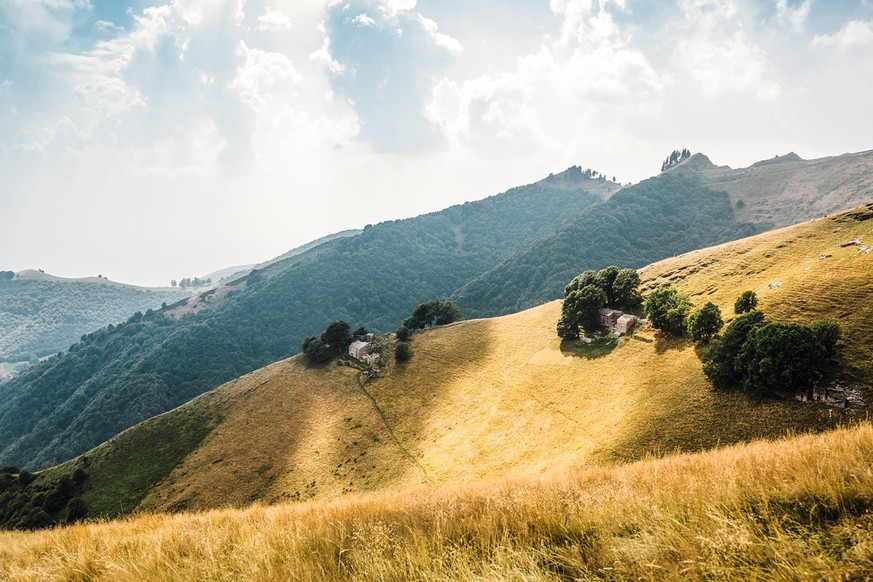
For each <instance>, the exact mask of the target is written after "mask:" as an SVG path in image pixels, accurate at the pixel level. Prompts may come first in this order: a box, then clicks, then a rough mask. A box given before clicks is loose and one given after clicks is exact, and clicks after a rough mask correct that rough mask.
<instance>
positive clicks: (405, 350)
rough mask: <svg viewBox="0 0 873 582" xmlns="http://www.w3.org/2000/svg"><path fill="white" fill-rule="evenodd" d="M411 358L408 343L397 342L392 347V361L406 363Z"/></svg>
mask: <svg viewBox="0 0 873 582" xmlns="http://www.w3.org/2000/svg"><path fill="white" fill-rule="evenodd" d="M410 358H412V347H410V345H409V342H397V344H396V345H395V346H394V359H395V360H397V361H398V362H408V361H409V359H410Z"/></svg>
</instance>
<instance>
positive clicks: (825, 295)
mask: <svg viewBox="0 0 873 582" xmlns="http://www.w3.org/2000/svg"><path fill="white" fill-rule="evenodd" d="M868 219H873V204H871V205H868V206H866V207H861V208H859V209H856V210H853V211H850V212H846V213H843V214H839V215H834V216H831V217H828V218H827V219H820V220H817V221H814V222H807V223H804V224H801V225H797V226H793V227H788V228H784V229H780V230H777V231H773V232H768V233H765V234H761V235H757V236H754V237H751V238H747V239H743V240H740V241H735V242H731V243H727V244H723V245H720V246H717V247H713V248H710V249H705V250H699V251H694V252H691V253H688V254H685V255H682V256H679V257H675V258H671V259H667V260H664V261H661V262H659V263H655V264H653V265H650V266H648V267H646V268H644V269H642V271H641V276H642V279H643V284H644V287H645V288H647V289H651V288H653V287H654V286H656V285H658V284H662V283H666V282H670V283H671V284H673V285H675V286H676V287H678V288H679V289H681V290H683V291H685V292H687V293H689V294H690V296H691V298H692V300H693V301H694V303H695V304H697V305H698V306H700V305H702V304H703V303H704V302H707V301H712V302H714V303H715V304H717V305H719V306H720V307H721V309H722V312H723V313H724V315H725V317H726V319H727V320H730V319H731V317H732V315H731V314H732V313H733V310H732V308H733V302H734V299H735V298H736V297H737V296H738V295H740V293H742V292H743V291H745V290H747V289H751V290H754V291H756V292H757V294H758V297H759V299H760V304H759V308H760V309H761V310H762V311H763V312H764V313H765V314H766V315H767V316H768V317H769V318H770V319H772V320H775V321H794V322H803V323H809V322H811V321H814V320H818V319H825V320H831V321H837V322H839V324H840V326H841V328H842V334H843V339H842V342H841V350H840V355H839V361H840V368H839V374H838V375H837V377H836V379H837V380H838V381H840V382H842V383H843V384H845V385H851V386H854V387H856V388H857V389H858V390H859V391H860V392H861V394H862V397H863V400H864V401H865V402H870V401H871V396H873V390H871V384H873V361H871V360H870V354H871V353H873V301H871V297H873V253H870V252H869V250H870V247H868V246H863V245H862V246H858V245H853V246H848V247H846V246H841V245H842V244H843V243H844V242H846V241H850V240H854V239H861V240H865V239H867V238H870V237H873V231H871V224H873V222H871V221H870V220H868ZM776 282H778V283H779V284H778V285H777V284H775V283H776ZM559 314H560V304H559V302H552V303H548V304H545V305H542V306H539V307H536V308H533V309H530V310H527V311H524V312H521V313H517V314H513V315H508V316H503V317H499V318H495V319H480V320H472V321H464V322H460V323H457V324H452V325H450V326H446V327H441V328H435V329H431V330H425V331H422V332H417V333H416V334H415V336H414V339H413V342H412V346H413V350H414V355H413V357H412V360H411V361H410V362H408V363H407V364H404V365H396V364H393V363H392V364H391V365H390V370H389V373H388V374H387V375H386V376H384V377H382V378H379V379H376V380H375V381H372V382H369V383H362V381H361V376H360V374H359V372H357V370H355V369H352V368H348V367H338V366H334V365H328V366H322V367H308V366H307V365H306V364H305V362H304V361H303V359H302V358H301V356H297V357H294V358H291V359H288V360H284V361H280V362H277V363H274V364H272V365H270V366H267V367H265V368H263V369H260V370H257V371H255V372H252V373H250V374H248V375H246V376H243V377H241V378H238V379H236V380H233V381H231V382H229V383H227V384H226V385H224V386H222V387H220V388H219V389H217V390H214V391H211V392H209V393H207V394H204V395H202V396H200V397H199V398H197V399H195V400H193V401H191V402H189V403H187V404H185V405H184V406H182V407H180V408H177V409H175V410H173V411H171V412H168V413H166V414H163V415H161V416H158V417H155V418H152V419H150V420H148V421H145V422H143V423H141V424H139V425H137V426H135V427H133V428H131V429H129V430H127V431H125V432H123V433H122V434H120V435H118V436H117V437H115V438H113V439H112V440H110V441H108V442H107V443H105V444H103V445H101V446H100V447H98V448H96V449H95V450H93V451H91V452H89V453H87V455H86V456H85V457H82V458H80V459H78V460H76V461H71V462H69V463H67V464H65V465H61V466H59V467H56V468H54V469H51V470H49V471H47V472H46V477H45V478H47V479H49V478H56V476H57V475H59V474H64V473H69V472H70V471H72V470H73V469H74V468H75V467H84V468H85V469H86V470H87V472H88V474H89V475H90V481H89V489H88V490H87V491H86V492H85V493H84V499H85V500H86V501H87V504H88V505H89V507H90V508H91V510H92V511H93V512H94V513H96V514H106V515H110V516H113V515H118V514H119V513H127V512H130V511H133V510H135V509H147V510H158V511H178V510H183V509H197V510H200V509H209V508H215V507H220V506H226V505H228V504H230V505H234V506H240V507H241V506H245V505H247V504H249V503H251V502H252V501H255V500H262V501H265V502H268V503H276V502H281V501H287V500H303V499H309V498H312V499H321V500H330V499H335V498H338V497H340V496H342V495H344V494H347V493H350V492H356V493H360V492H376V491H396V490H399V489H405V488H409V487H415V486H420V485H427V486H433V485H443V484H453V483H455V484H456V483H462V482H472V481H478V480H482V479H491V480H494V479H503V478H519V477H526V476H530V475H538V474H540V473H542V472H546V471H549V472H552V471H563V470H577V469H579V468H580V467H588V466H592V465H602V464H615V463H623V462H628V461H636V460H639V459H645V458H647V457H650V456H652V455H662V454H666V453H673V452H676V451H699V450H704V449H710V448H713V447H717V446H721V445H725V444H730V443H737V442H745V441H748V440H751V439H756V438H773V437H779V436H781V435H784V434H785V433H799V432H809V431H812V432H818V431H822V430H827V429H831V428H834V427H836V426H838V425H841V424H846V423H853V422H856V421H858V420H860V419H863V418H869V412H868V410H867V409H866V408H855V407H848V408H831V407H827V406H825V405H822V404H819V403H812V402H809V403H806V402H799V401H796V400H763V401H761V400H752V399H749V398H748V397H746V396H745V395H743V394H741V393H733V392H722V391H715V390H713V389H712V388H711V386H710V385H709V384H708V383H707V381H706V380H705V378H704V376H703V373H702V370H701V363H700V359H699V354H698V351H697V350H696V349H695V347H694V345H692V344H691V343H690V342H688V341H686V340H680V339H665V338H662V337H660V336H656V335H655V334H654V333H653V332H652V331H651V330H647V329H643V330H640V331H638V332H636V333H635V334H634V335H633V337H630V338H622V339H620V340H618V341H616V342H614V343H611V344H608V345H606V346H599V347H592V348H587V347H582V348H567V347H566V346H565V347H562V345H561V342H560V341H559V339H558V338H557V336H556V332H555V323H556V321H557V319H558V317H559ZM390 351H391V350H390V349H389V350H387V352H386V353H390Z"/></svg>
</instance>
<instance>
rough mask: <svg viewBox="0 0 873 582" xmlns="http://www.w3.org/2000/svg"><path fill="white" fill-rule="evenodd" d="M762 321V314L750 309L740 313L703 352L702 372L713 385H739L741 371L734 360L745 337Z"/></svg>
mask: <svg viewBox="0 0 873 582" xmlns="http://www.w3.org/2000/svg"><path fill="white" fill-rule="evenodd" d="M763 323H764V314H763V313H762V312H760V311H752V312H750V313H745V314H743V315H740V316H739V317H737V318H736V319H734V320H733V322H731V324H730V325H729V326H728V327H727V329H726V330H725V332H724V333H723V334H722V335H721V337H717V338H716V339H715V340H714V341H713V342H712V343H711V344H710V346H709V349H708V350H707V351H706V352H705V353H704V354H703V357H702V360H703V374H704V375H705V376H706V378H707V380H709V381H710V382H711V383H712V385H713V387H715V388H719V389H727V388H732V387H735V386H737V385H739V383H740V380H741V378H742V373H741V372H740V371H739V370H737V369H736V368H735V365H734V364H735V362H736V359H737V356H738V355H739V353H740V350H742V348H743V344H744V343H745V342H746V339H747V338H748V337H749V335H750V334H751V333H752V331H753V330H754V329H755V328H756V327H758V326H760V325H763Z"/></svg>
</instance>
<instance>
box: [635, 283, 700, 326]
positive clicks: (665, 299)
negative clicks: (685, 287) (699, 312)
mask: <svg viewBox="0 0 873 582" xmlns="http://www.w3.org/2000/svg"><path fill="white" fill-rule="evenodd" d="M644 309H645V312H646V317H647V318H648V319H649V321H650V322H651V323H652V325H653V326H654V327H656V328H657V329H660V330H662V331H664V332H666V333H668V334H670V335H674V336H677V337H682V336H684V335H685V332H686V331H687V324H686V319H687V317H688V311H689V310H690V309H691V302H690V301H689V300H688V295H686V294H685V293H681V292H680V291H678V290H677V289H676V288H675V287H659V288H657V289H655V290H654V291H652V292H651V293H649V296H648V297H646V301H645V305H644Z"/></svg>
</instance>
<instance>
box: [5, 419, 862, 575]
mask: <svg viewBox="0 0 873 582" xmlns="http://www.w3.org/2000/svg"><path fill="white" fill-rule="evenodd" d="M871 459H873V427H871V425H869V424H866V423H865V424H862V425H861V426H858V427H855V428H851V429H839V430H836V431H834V432H830V433H825V434H820V435H807V436H802V437H795V438H789V439H784V440H780V441H775V442H755V443H752V444H747V445H738V446H734V447H731V448H727V449H720V450H715V451H710V452H706V453H698V454H691V455H681V456H677V457H672V458H665V459H657V460H649V461H641V462H637V463H635V464H631V465H628V466H622V467H613V468H596V469H587V470H581V471H576V472H570V473H556V474H548V475H545V476H543V477H540V478H527V479H517V480H501V481H492V482H485V483H479V484H473V485H466V486H450V487H443V488H431V489H419V490H413V491H411V492H405V493H391V494H388V493H384V494H368V495H354V496H348V497H345V498H343V499H341V500H335V501H330V502H318V501H312V502H307V503H300V504H288V505H280V506H273V507H263V506H255V507H252V508H249V509H246V510H229V509H227V510H214V511H210V512H207V513H201V514H180V515H172V516H171V515H143V516H137V517H131V518H127V519H123V520H120V521H117V522H108V523H90V524H84V525H77V526H71V527H64V528H58V529H55V530H47V531H39V532H33V533H11V532H6V533H0V577H2V578H3V579H4V580H10V581H13V580H145V579H147V580H168V581H169V580H173V581H177V580H340V579H356V580H445V579H460V580H570V579H581V580H585V579H593V580H598V579H602V580H623V579H651V580H662V579H677V580H678V579H692V580H693V579H697V580H704V579H706V580H711V579H718V580H786V581H787V580H820V579H833V580H836V579H858V580H861V579H864V576H867V575H869V573H870V572H871V571H873V514H871V512H870V509H871V506H873V468H871Z"/></svg>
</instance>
